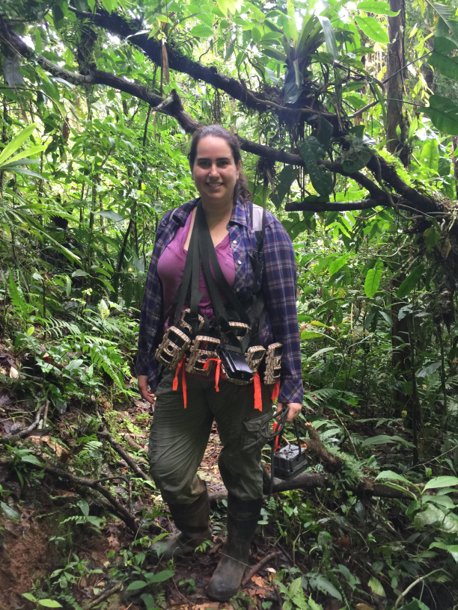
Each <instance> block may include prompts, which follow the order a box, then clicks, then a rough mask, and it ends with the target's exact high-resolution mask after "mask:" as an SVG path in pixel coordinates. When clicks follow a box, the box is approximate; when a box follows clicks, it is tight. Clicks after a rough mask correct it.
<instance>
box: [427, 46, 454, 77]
mask: <svg viewBox="0 0 458 610" xmlns="http://www.w3.org/2000/svg"><path fill="white" fill-rule="evenodd" d="M456 48H457V46H456V44H455V43H454V42H452V41H451V40H449V39H448V38H445V37H444V36H438V37H437V38H435V39H434V52H433V53H431V55H430V56H429V57H428V63H429V64H430V65H431V66H434V68H437V70H439V72H440V73H441V74H443V75H444V76H448V77H449V78H453V79H454V80H458V60H457V58H456V57H452V52H453V51H454V50H455V49H456Z"/></svg>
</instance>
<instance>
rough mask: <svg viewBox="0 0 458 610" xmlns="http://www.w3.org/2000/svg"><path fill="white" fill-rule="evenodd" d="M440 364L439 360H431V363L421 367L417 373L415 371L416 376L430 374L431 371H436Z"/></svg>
mask: <svg viewBox="0 0 458 610" xmlns="http://www.w3.org/2000/svg"><path fill="white" fill-rule="evenodd" d="M440 366H441V362H440V361H437V362H432V363H431V364H428V366H425V368H423V369H421V371H420V372H419V373H417V377H420V378H422V377H426V375H431V374H432V373H434V372H436V371H437V369H438V368H440Z"/></svg>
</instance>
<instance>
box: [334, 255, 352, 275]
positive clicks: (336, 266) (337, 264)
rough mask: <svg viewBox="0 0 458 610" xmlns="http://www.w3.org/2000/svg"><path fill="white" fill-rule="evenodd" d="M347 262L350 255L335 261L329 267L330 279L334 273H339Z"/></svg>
mask: <svg viewBox="0 0 458 610" xmlns="http://www.w3.org/2000/svg"><path fill="white" fill-rule="evenodd" d="M347 260H348V254H344V256H341V257H340V258H336V259H334V260H333V261H332V263H331V264H330V265H329V277H331V276H332V275H334V273H337V271H339V269H342V267H343V266H344V265H345V264H346V262H347Z"/></svg>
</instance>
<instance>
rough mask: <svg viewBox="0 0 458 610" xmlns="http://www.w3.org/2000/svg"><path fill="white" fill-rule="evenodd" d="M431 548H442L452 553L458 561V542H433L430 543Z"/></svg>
mask: <svg viewBox="0 0 458 610" xmlns="http://www.w3.org/2000/svg"><path fill="white" fill-rule="evenodd" d="M429 548H430V549H433V548H436V549H442V550H444V551H447V552H448V553H450V554H451V555H452V557H453V559H454V560H455V561H456V562H457V563H458V544H445V542H432V543H431V544H430V545H429Z"/></svg>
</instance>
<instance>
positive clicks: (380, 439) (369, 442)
mask: <svg viewBox="0 0 458 610" xmlns="http://www.w3.org/2000/svg"><path fill="white" fill-rule="evenodd" d="M390 443H400V444H401V445H405V446H406V447H407V446H408V445H411V444H412V443H409V442H408V441H406V440H405V439H403V438H402V437H401V436H396V435H395V436H388V435H387V434H379V435H378V436H372V437H371V438H366V440H365V441H363V442H362V443H361V447H372V446H373V445H385V444H387V445H388V444H390Z"/></svg>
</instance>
